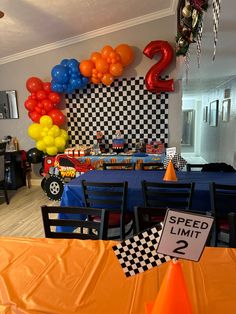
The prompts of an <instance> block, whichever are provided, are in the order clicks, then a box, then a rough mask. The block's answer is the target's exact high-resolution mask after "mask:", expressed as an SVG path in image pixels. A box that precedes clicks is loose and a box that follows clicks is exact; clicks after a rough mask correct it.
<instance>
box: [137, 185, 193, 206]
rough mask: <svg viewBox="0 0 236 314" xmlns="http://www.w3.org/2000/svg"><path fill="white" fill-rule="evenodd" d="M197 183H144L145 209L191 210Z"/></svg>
mask: <svg viewBox="0 0 236 314" xmlns="http://www.w3.org/2000/svg"><path fill="white" fill-rule="evenodd" d="M194 186H195V183H194V182H192V183H161V182H160V183H159V182H148V181H145V180H143V181H142V191H143V197H144V206H145V207H159V208H176V209H183V210H190V209H191V205H192V195H193V190H194Z"/></svg>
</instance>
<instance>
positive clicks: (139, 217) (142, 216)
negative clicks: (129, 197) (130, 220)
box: [134, 206, 167, 233]
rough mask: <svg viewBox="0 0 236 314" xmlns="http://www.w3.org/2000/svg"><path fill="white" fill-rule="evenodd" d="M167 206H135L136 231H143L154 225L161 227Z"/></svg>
mask: <svg viewBox="0 0 236 314" xmlns="http://www.w3.org/2000/svg"><path fill="white" fill-rule="evenodd" d="M166 211H167V208H157V207H141V206H135V207H134V221H135V224H134V230H135V233H139V232H142V231H144V230H146V229H148V228H151V227H153V226H157V227H158V228H159V229H161V223H162V222H163V221H164V218H165V214H166Z"/></svg>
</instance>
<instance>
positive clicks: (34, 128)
mask: <svg viewBox="0 0 236 314" xmlns="http://www.w3.org/2000/svg"><path fill="white" fill-rule="evenodd" d="M41 132H42V127H41V125H40V124H38V123H33V124H31V125H30V126H29V127H28V135H29V136H30V137H31V138H32V139H34V140H36V141H37V140H39V139H41V137H42V136H41Z"/></svg>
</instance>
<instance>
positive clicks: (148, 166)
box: [140, 162, 164, 171]
mask: <svg viewBox="0 0 236 314" xmlns="http://www.w3.org/2000/svg"><path fill="white" fill-rule="evenodd" d="M140 170H145V171H149V170H164V164H163V163H161V162H142V163H141V164H140Z"/></svg>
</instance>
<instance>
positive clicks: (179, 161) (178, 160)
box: [164, 154, 187, 170]
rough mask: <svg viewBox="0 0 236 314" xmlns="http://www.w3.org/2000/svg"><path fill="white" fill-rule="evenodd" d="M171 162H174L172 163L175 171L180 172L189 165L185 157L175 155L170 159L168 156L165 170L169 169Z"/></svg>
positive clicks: (165, 160) (165, 161)
mask: <svg viewBox="0 0 236 314" xmlns="http://www.w3.org/2000/svg"><path fill="white" fill-rule="evenodd" d="M170 160H172V163H173V165H174V167H175V169H178V170H181V169H183V168H184V167H185V166H186V164H187V161H186V160H185V159H184V158H183V157H181V155H180V154H175V155H174V157H172V158H169V157H167V156H166V157H165V159H164V168H165V169H166V168H167V166H168V163H169V161H170Z"/></svg>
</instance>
